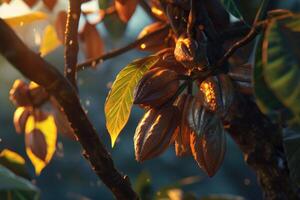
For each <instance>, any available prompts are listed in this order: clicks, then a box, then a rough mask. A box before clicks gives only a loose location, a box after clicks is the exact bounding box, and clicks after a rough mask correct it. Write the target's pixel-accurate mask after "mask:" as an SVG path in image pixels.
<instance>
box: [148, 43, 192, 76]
mask: <svg viewBox="0 0 300 200" xmlns="http://www.w3.org/2000/svg"><path fill="white" fill-rule="evenodd" d="M156 55H158V57H159V60H158V61H157V62H156V63H155V64H154V65H153V66H152V67H151V69H153V68H157V67H160V68H166V69H170V70H173V71H175V72H177V73H178V74H183V75H184V74H187V73H188V70H187V69H186V68H185V67H184V66H183V65H182V64H181V63H180V62H178V61H177V60H176V59H175V56H174V49H173V48H167V49H164V50H162V51H160V52H158V53H157V54H156Z"/></svg>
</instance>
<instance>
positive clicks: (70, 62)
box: [65, 0, 81, 88]
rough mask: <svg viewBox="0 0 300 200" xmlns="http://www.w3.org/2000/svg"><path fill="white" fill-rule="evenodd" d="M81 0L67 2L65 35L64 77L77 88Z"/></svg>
mask: <svg viewBox="0 0 300 200" xmlns="http://www.w3.org/2000/svg"><path fill="white" fill-rule="evenodd" d="M80 7H81V0H76V1H74V0H69V10H68V17H67V24H66V34H65V76H66V77H67V79H68V80H69V81H70V82H71V83H72V84H73V86H74V87H75V88H77V84H76V73H77V70H76V64H77V54H78V50H79V45H78V36H77V34H78V24H79V18H80Z"/></svg>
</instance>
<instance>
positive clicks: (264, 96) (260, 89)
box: [253, 37, 284, 120]
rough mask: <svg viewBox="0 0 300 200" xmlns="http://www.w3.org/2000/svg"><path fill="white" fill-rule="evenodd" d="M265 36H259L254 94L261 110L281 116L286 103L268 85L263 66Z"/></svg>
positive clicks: (272, 117) (274, 117)
mask: <svg viewBox="0 0 300 200" xmlns="http://www.w3.org/2000/svg"><path fill="white" fill-rule="evenodd" d="M262 39H263V38H262V37H260V38H258V42H257V45H256V53H255V63H254V71H253V83H254V86H253V87H254V88H253V89H254V95H255V100H256V103H257V105H258V107H259V108H260V110H261V111H262V112H263V113H264V114H266V115H268V116H269V117H270V118H271V119H273V120H277V119H279V118H280V115H281V114H280V112H281V110H283V109H284V105H283V104H282V103H281V102H280V101H278V99H277V97H276V96H274V94H273V92H272V91H271V89H270V88H269V87H268V86H267V84H266V82H265V77H264V71H263V67H262V43H263V40H262Z"/></svg>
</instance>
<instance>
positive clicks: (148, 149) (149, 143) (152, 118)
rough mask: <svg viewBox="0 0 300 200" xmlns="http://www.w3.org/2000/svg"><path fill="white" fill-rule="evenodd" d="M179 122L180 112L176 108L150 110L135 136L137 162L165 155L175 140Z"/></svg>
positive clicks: (167, 107)
mask: <svg viewBox="0 0 300 200" xmlns="http://www.w3.org/2000/svg"><path fill="white" fill-rule="evenodd" d="M178 122H179V111H178V108H176V107H175V106H172V105H168V106H166V107H163V108H161V109H159V110H156V109H150V110H148V111H147V112H146V114H145V115H144V116H143V118H142V119H141V120H140V122H139V124H138V126H137V128H136V131H135V135H134V148H135V157H136V160H137V161H140V162H142V161H144V160H148V159H151V158H153V157H155V156H158V155H160V154H161V153H163V152H164V151H165V150H166V149H167V147H168V146H169V144H170V143H171V142H172V141H173V139H174V133H175V130H176V128H177V127H178Z"/></svg>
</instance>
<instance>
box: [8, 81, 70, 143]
mask: <svg viewBox="0 0 300 200" xmlns="http://www.w3.org/2000/svg"><path fill="white" fill-rule="evenodd" d="M9 98H10V100H11V101H12V102H13V104H14V105H15V106H16V107H17V109H16V111H15V113H14V126H15V129H16V132H17V133H19V134H20V133H24V132H25V125H26V122H27V119H28V118H29V116H34V119H35V121H43V120H44V119H46V118H47V117H48V116H50V115H54V119H55V124H56V126H57V128H58V130H59V132H60V133H62V134H63V135H65V136H67V137H69V138H72V139H74V137H75V136H74V132H73V129H72V128H71V126H70V124H69V123H68V121H67V118H66V116H65V114H64V112H63V111H62V110H61V108H60V106H59V104H58V103H57V102H56V100H55V99H54V98H52V97H51V96H50V95H49V94H48V93H47V92H46V90H45V89H44V88H42V87H41V86H39V85H38V84H36V83H34V82H30V83H29V84H28V83H26V82H24V81H22V80H19V79H17V80H15V82H14V84H13V86H12V88H11V90H10V92H9Z"/></svg>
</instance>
